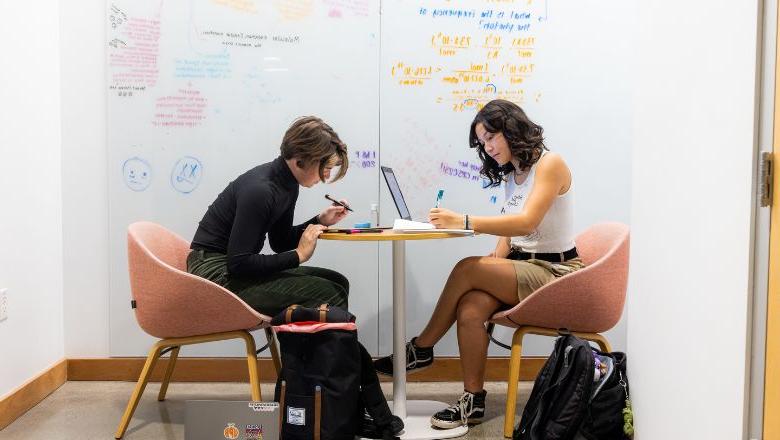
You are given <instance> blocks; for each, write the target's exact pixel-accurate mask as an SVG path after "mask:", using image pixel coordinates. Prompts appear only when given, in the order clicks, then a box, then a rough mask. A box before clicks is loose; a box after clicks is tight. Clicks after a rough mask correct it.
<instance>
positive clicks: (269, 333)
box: [265, 327, 282, 377]
mask: <svg viewBox="0 0 780 440" xmlns="http://www.w3.org/2000/svg"><path fill="white" fill-rule="evenodd" d="M265 337H266V338H268V344H269V345H270V347H271V359H272V360H273V361H274V368H275V369H276V377H279V374H280V373H281V372H282V360H281V358H280V357H279V346H278V345H277V343H276V335H275V334H274V330H273V329H272V328H271V327H266V328H265Z"/></svg>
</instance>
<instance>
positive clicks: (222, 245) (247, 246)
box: [191, 157, 317, 277]
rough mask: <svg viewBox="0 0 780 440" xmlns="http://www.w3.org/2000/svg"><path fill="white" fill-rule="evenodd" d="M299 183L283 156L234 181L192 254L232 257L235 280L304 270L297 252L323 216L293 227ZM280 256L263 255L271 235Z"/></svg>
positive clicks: (200, 232) (201, 229)
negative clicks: (305, 233)
mask: <svg viewBox="0 0 780 440" xmlns="http://www.w3.org/2000/svg"><path fill="white" fill-rule="evenodd" d="M296 200H298V181H297V180H295V176H293V174H292V171H290V168H289V167H288V166H287V163H286V162H285V161H284V159H282V158H281V157H277V158H276V159H274V160H273V161H272V162H268V163H265V164H262V165H259V166H257V167H255V168H252V169H251V170H249V171H247V172H246V173H244V174H242V175H240V176H238V178H236V180H234V181H232V182H230V184H228V186H227V188H225V189H224V190H223V191H222V193H220V195H219V196H217V199H216V200H215V201H214V203H212V204H211V206H209V209H208V210H207V211H206V214H205V215H204V216H203V220H201V221H200V224H199V226H198V230H197V231H196V232H195V238H193V239H192V245H191V247H192V249H203V250H206V251H211V252H220V253H223V254H226V255H227V266H228V273H229V274H230V275H231V276H238V277H244V276H265V275H270V274H273V273H276V272H279V271H282V270H285V269H292V268H294V267H298V265H299V264H300V262H299V260H298V253H297V252H295V248H296V247H297V246H298V241H299V240H300V239H301V234H303V231H304V230H305V229H306V226H308V225H310V224H317V217H316V216H315V217H314V218H312V219H310V220H309V221H307V222H306V223H303V224H300V225H297V226H293V224H292V222H293V214H294V212H295V202H296ZM266 235H268V242H269V244H270V245H271V249H272V250H273V251H274V252H276V254H275V255H263V254H260V253H259V252H260V250H262V249H263V245H264V244H265V236H266Z"/></svg>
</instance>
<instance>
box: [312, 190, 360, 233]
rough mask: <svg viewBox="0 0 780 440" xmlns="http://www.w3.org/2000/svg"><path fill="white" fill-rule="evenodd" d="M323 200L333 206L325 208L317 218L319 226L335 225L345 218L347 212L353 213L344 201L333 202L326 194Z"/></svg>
mask: <svg viewBox="0 0 780 440" xmlns="http://www.w3.org/2000/svg"><path fill="white" fill-rule="evenodd" d="M325 198H326V199H328V200H330V201H331V202H333V204H332V205H331V206H328V207H327V208H325V209H324V210H323V211H322V213H320V215H319V216H318V219H319V222H320V224H321V225H325V226H332V225H335V224H336V223H338V222H340V221H341V220H343V219H344V217H346V216H347V211H350V212H353V211H352V208H350V207H349V205H348V204H347V201H346V200H343V199H342V200H340V201H339V200H335V199H333V198H332V197H331V196H329V195H327V194H325Z"/></svg>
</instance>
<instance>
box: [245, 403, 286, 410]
mask: <svg viewBox="0 0 780 440" xmlns="http://www.w3.org/2000/svg"><path fill="white" fill-rule="evenodd" d="M248 405H249V407H250V408H252V410H253V411H255V412H257V411H260V412H271V411H274V410H276V408H279V404H278V403H277V402H249V403H248Z"/></svg>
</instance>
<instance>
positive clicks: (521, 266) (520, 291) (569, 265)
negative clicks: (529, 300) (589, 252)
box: [511, 257, 585, 301]
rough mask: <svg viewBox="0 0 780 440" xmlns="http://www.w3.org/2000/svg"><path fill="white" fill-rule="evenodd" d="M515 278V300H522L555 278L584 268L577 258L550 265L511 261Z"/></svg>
mask: <svg viewBox="0 0 780 440" xmlns="http://www.w3.org/2000/svg"><path fill="white" fill-rule="evenodd" d="M511 261H512V263H513V265H514V267H515V275H516V276H517V299H518V300H519V301H522V300H524V299H525V298H526V297H528V295H530V294H532V293H533V292H534V291H536V290H537V289H539V288H540V287H542V286H544V285H545V284H547V283H550V282H552V281H553V280H555V279H556V278H560V277H562V276H564V275H567V274H570V273H572V272H574V271H576V270H579V269H582V268H583V267H585V264H583V263H582V259H580V258H579V257H577V258H572V259H571V260H567V261H564V262H563V263H550V262H549V261H544V260H536V259H533V260H511Z"/></svg>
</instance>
